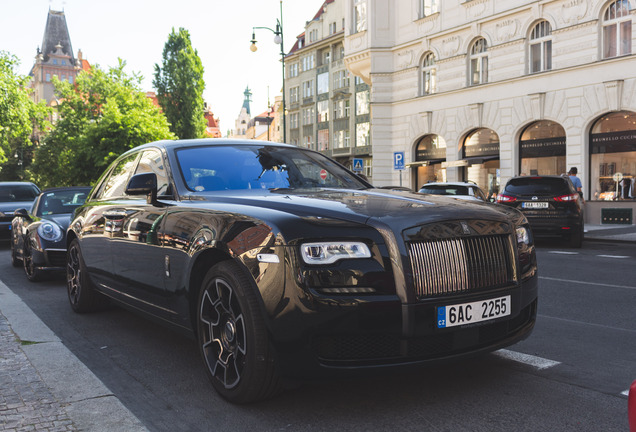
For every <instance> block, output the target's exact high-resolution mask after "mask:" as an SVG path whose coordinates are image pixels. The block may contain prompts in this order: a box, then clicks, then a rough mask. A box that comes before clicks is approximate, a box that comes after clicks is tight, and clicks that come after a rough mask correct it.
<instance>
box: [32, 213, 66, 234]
mask: <svg viewBox="0 0 636 432" xmlns="http://www.w3.org/2000/svg"><path fill="white" fill-rule="evenodd" d="M72 216H73V215H72V214H71V213H64V214H56V215H46V216H43V217H42V218H41V219H40V222H46V221H51V222H55V223H56V224H58V225H59V226H60V228H62V230H63V231H66V229H67V228H68V226H69V225H70V224H71V217H72Z"/></svg>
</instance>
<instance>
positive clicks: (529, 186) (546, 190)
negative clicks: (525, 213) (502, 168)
mask: <svg viewBox="0 0 636 432" xmlns="http://www.w3.org/2000/svg"><path fill="white" fill-rule="evenodd" d="M506 192H510V193H513V194H517V195H566V194H569V193H572V191H571V190H570V187H569V184H568V181H567V180H566V179H565V178H560V177H520V178H514V179H510V181H509V182H508V184H507V185H506Z"/></svg>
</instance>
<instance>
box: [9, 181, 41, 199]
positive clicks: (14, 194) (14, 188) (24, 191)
mask: <svg viewBox="0 0 636 432" xmlns="http://www.w3.org/2000/svg"><path fill="white" fill-rule="evenodd" d="M38 193H39V191H38V190H37V189H36V188H35V187H34V186H31V185H28V184H25V185H0V202H23V201H24V202H27V201H33V200H34V199H35V198H36V197H37V196H38Z"/></svg>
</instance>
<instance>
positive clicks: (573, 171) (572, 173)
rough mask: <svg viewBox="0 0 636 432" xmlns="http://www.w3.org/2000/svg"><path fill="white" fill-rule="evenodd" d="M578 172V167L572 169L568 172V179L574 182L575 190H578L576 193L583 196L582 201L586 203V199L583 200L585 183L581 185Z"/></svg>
mask: <svg viewBox="0 0 636 432" xmlns="http://www.w3.org/2000/svg"><path fill="white" fill-rule="evenodd" d="M578 172H579V170H578V169H577V168H576V167H572V168H570V171H568V177H570V180H572V184H573V185H574V189H576V191H577V192H578V193H579V195H580V196H581V200H582V201H583V202H585V199H584V198H583V183H581V179H580V178H578V177H577V176H576V175H577V174H578Z"/></svg>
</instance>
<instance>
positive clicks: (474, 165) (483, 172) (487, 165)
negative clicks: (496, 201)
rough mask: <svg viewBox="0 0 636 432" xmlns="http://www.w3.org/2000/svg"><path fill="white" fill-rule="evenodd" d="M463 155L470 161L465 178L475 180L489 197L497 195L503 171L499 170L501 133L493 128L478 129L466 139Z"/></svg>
mask: <svg viewBox="0 0 636 432" xmlns="http://www.w3.org/2000/svg"><path fill="white" fill-rule="evenodd" d="M462 157H463V159H464V160H466V161H467V162H468V166H467V167H466V168H465V170H464V180H466V181H472V182H475V183H476V184H477V185H478V186H479V187H480V188H481V189H482V190H483V191H486V192H487V195H488V199H491V198H493V197H494V196H496V195H497V193H498V191H499V185H500V177H501V175H500V174H501V173H500V170H499V168H500V167H499V135H497V133H496V132H495V131H494V130H492V129H485V128H483V129H476V130H474V131H473V132H471V133H470V134H469V135H468V136H467V137H466V140H465V141H464V145H463V148H462Z"/></svg>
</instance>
